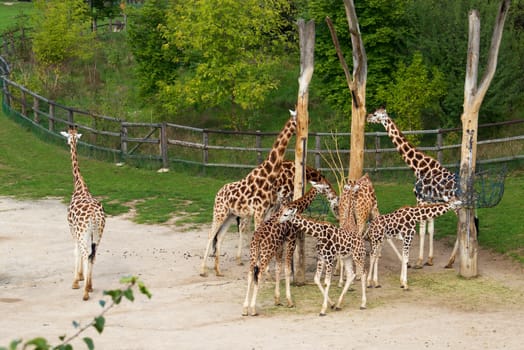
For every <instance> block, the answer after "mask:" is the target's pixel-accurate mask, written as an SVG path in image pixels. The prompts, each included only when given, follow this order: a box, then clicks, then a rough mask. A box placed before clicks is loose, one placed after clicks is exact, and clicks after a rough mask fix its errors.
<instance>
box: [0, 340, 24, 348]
mask: <svg viewBox="0 0 524 350" xmlns="http://www.w3.org/2000/svg"><path fill="white" fill-rule="evenodd" d="M21 342H22V339H16V340H13V341H12V342H11V344H9V350H16V348H17V347H18V344H20V343H21ZM4 349H5V348H4ZM2 350H3V349H2Z"/></svg>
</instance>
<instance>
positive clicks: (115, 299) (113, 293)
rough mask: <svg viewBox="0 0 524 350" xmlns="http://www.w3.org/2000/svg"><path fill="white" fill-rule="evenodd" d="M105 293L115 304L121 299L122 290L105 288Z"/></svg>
mask: <svg viewBox="0 0 524 350" xmlns="http://www.w3.org/2000/svg"><path fill="white" fill-rule="evenodd" d="M104 294H105V295H109V296H110V297H111V299H112V300H113V302H114V303H115V304H120V301H121V300H122V291H121V290H120V289H113V290H105V291H104Z"/></svg>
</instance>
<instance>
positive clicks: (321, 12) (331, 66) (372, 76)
mask: <svg viewBox="0 0 524 350" xmlns="http://www.w3.org/2000/svg"><path fill="white" fill-rule="evenodd" d="M408 2H409V1H408V0H394V1H388V0H364V1H356V2H355V9H356V12H357V16H358V21H359V27H360V32H361V35H362V40H363V42H364V48H365V50H366V55H367V57H368V79H367V84H366V85H367V93H366V96H367V102H366V105H367V106H376V105H378V104H381V102H380V101H378V100H377V99H376V94H375V93H376V90H377V89H378V88H379V87H380V86H381V85H383V84H384V83H386V82H388V81H389V80H390V79H391V74H392V72H393V70H392V67H395V65H396V63H397V62H398V61H399V59H401V58H402V55H403V54H404V53H405V51H406V50H405V46H406V40H407V39H408V37H409V28H408V27H407V21H406V6H407V4H408ZM305 15H306V16H307V17H309V18H313V19H314V20H315V22H316V23H318V26H317V42H316V47H315V75H316V76H317V77H320V79H321V81H320V84H319V85H316V86H315V88H318V89H320V90H321V94H322V95H323V96H324V97H325V98H326V100H327V101H328V102H329V103H330V105H331V107H332V108H333V109H334V110H336V111H339V112H343V113H344V114H346V115H348V114H349V113H350V112H351V96H350V94H349V90H348V86H347V83H346V80H345V77H344V74H343V71H342V68H341V66H340V62H339V60H338V58H337V55H336V52H335V48H334V46H333V42H332V40H331V36H330V34H329V30H328V28H327V26H326V24H325V18H326V17H327V16H329V17H330V18H331V20H332V22H333V25H334V27H335V29H336V31H337V36H338V38H339V41H340V44H341V48H342V50H343V52H344V56H345V58H346V61H347V62H348V64H350V63H351V55H352V51H351V40H350V35H349V32H348V23H347V19H346V14H345V9H344V4H343V2H342V1H341V0H330V1H325V0H311V1H309V2H308V3H307V7H306V9H305Z"/></svg>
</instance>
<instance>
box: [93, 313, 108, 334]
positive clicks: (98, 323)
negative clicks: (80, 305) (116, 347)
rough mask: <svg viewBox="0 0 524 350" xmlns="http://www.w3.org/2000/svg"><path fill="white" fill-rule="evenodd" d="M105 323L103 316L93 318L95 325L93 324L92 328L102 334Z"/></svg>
mask: <svg viewBox="0 0 524 350" xmlns="http://www.w3.org/2000/svg"><path fill="white" fill-rule="evenodd" d="M105 323H106V319H105V318H104V317H103V316H98V317H95V323H94V324H93V327H95V329H96V330H97V331H98V333H102V332H103V331H104V325H105Z"/></svg>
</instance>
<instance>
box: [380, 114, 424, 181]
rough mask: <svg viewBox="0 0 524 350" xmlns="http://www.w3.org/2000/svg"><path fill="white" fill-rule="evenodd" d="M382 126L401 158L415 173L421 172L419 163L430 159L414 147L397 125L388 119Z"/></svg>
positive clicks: (383, 121) (384, 120)
mask: <svg viewBox="0 0 524 350" xmlns="http://www.w3.org/2000/svg"><path fill="white" fill-rule="evenodd" d="M382 125H384V128H385V129H386V131H387V133H388V136H389V138H390V139H391V142H393V144H394V145H395V148H396V149H397V151H398V152H399V153H400V156H401V157H402V159H403V160H404V162H405V163H406V164H407V165H408V166H409V167H410V168H411V169H412V170H413V171H415V172H417V171H419V170H420V169H419V167H418V166H417V164H418V162H419V161H420V160H422V159H425V158H429V157H428V156H426V155H425V154H424V153H422V152H420V151H419V150H417V149H416V148H415V146H413V145H412V144H411V143H410V142H409V141H408V140H407V139H406V137H405V136H404V134H403V133H402V131H401V130H400V129H399V128H398V127H397V125H396V124H395V123H394V122H393V120H391V118H389V117H387V118H385V119H383V120H382Z"/></svg>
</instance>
